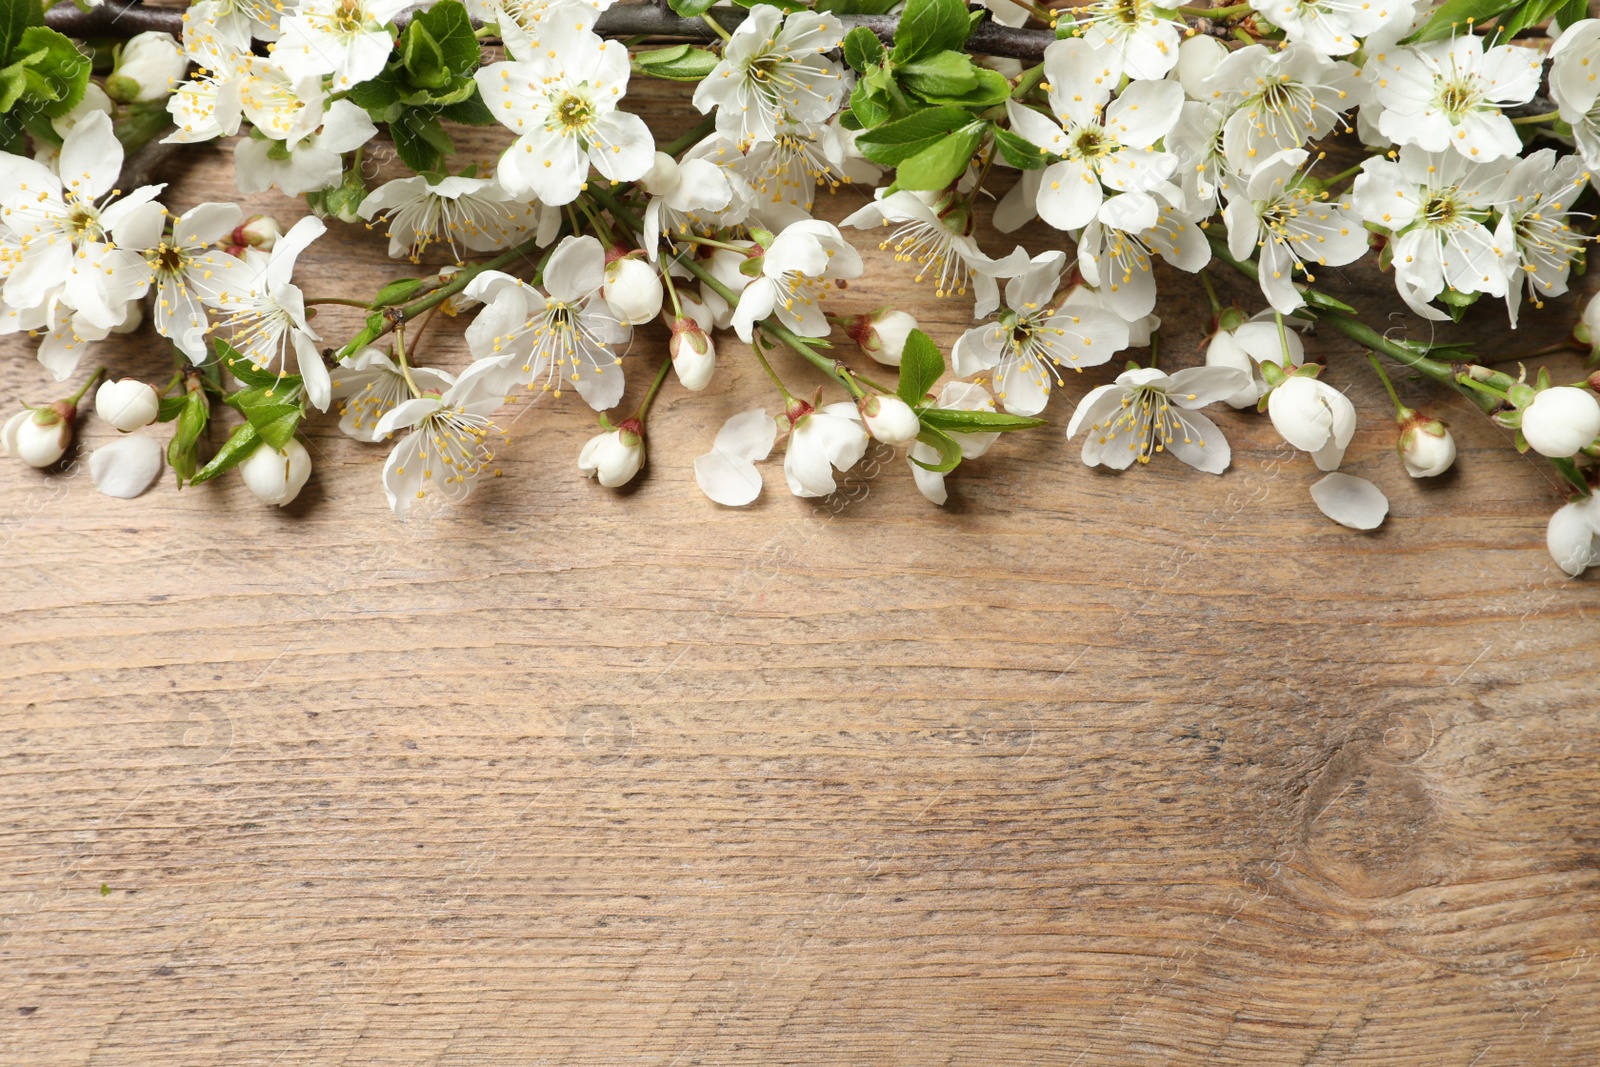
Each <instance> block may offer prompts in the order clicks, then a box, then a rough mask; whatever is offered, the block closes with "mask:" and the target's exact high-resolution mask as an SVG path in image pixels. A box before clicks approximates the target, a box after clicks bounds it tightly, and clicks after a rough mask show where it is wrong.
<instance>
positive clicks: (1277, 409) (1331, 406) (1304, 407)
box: [1267, 374, 1356, 471]
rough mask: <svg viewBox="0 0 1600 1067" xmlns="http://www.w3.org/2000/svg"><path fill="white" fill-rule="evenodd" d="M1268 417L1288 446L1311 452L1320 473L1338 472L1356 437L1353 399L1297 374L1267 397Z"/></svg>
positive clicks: (1323, 383) (1322, 382)
mask: <svg viewBox="0 0 1600 1067" xmlns="http://www.w3.org/2000/svg"><path fill="white" fill-rule="evenodd" d="M1267 415H1268V416H1269V417H1270V418H1271V419H1272V426H1273V428H1274V429H1276V430H1277V431H1278V434H1279V435H1280V436H1281V437H1282V438H1283V439H1284V440H1285V441H1287V442H1289V444H1291V445H1293V446H1294V447H1295V448H1298V449H1300V450H1301V451H1302V452H1310V453H1311V458H1312V459H1313V460H1315V461H1316V464H1317V467H1318V469H1320V470H1325V471H1331V470H1337V469H1338V467H1339V464H1340V463H1343V462H1344V450H1345V449H1346V448H1348V447H1349V445H1350V440H1351V438H1353V437H1354V436H1355V433H1356V409H1355V405H1354V404H1352V403H1350V398H1349V397H1347V396H1345V395H1344V394H1343V393H1341V392H1339V390H1337V389H1335V388H1334V387H1333V386H1331V385H1329V384H1328V383H1327V382H1324V381H1322V380H1321V379H1318V378H1313V377H1311V376H1309V375H1305V374H1296V375H1294V376H1293V377H1291V378H1290V379H1289V380H1288V381H1286V382H1284V383H1283V384H1282V385H1280V386H1278V387H1277V388H1276V389H1274V390H1272V392H1271V393H1269V394H1268V395H1267Z"/></svg>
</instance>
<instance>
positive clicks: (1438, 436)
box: [1395, 412, 1456, 478]
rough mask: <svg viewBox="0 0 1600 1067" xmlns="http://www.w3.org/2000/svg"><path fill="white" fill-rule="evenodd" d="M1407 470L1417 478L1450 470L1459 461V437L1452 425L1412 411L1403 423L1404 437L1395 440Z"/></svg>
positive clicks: (1402, 433) (1401, 428)
mask: <svg viewBox="0 0 1600 1067" xmlns="http://www.w3.org/2000/svg"><path fill="white" fill-rule="evenodd" d="M1395 451H1397V452H1399V453H1400V461H1401V462H1402V463H1404V464H1405V465H1406V473H1407V474H1409V475H1411V477H1413V478H1432V477H1435V476H1436V475H1440V474H1443V473H1444V472H1445V471H1447V470H1449V469H1450V467H1451V466H1452V465H1453V464H1454V463H1455V461H1456V439H1455V438H1454V437H1452V436H1451V435H1450V428H1449V427H1448V426H1446V425H1445V424H1444V423H1443V422H1441V421H1440V420H1438V419H1434V418H1429V417H1428V416H1426V415H1419V414H1417V413H1416V412H1412V413H1411V416H1410V417H1409V418H1407V419H1405V420H1404V421H1403V422H1401V424H1400V439H1399V441H1397V442H1396V443H1395Z"/></svg>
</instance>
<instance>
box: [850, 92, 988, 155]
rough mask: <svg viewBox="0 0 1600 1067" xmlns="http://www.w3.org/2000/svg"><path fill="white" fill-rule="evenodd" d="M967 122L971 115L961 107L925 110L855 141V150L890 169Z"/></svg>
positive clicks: (941, 140)
mask: <svg viewBox="0 0 1600 1067" xmlns="http://www.w3.org/2000/svg"><path fill="white" fill-rule="evenodd" d="M853 106H854V103H853V102H852V107H853ZM971 123H972V115H971V114H969V113H968V112H966V111H963V110H962V109H961V108H958V107H935V108H929V109H928V110H926V111H919V112H917V113H916V114H914V115H911V116H909V117H908V118H903V119H897V120H896V121H894V122H886V123H884V124H883V125H881V126H878V127H875V128H874V129H872V130H871V131H870V132H868V133H864V134H862V135H861V136H860V137H858V138H856V147H857V148H858V149H860V151H861V154H862V155H864V156H866V157H867V158H868V159H870V160H872V162H874V163H878V164H881V165H883V166H885V167H894V166H898V165H899V164H901V163H902V162H904V161H905V160H907V159H910V158H911V157H912V156H914V155H916V154H917V153H918V152H922V151H924V150H926V149H928V148H931V147H934V146H936V145H938V144H940V143H941V142H943V141H944V140H945V139H946V138H948V137H949V136H950V135H951V134H952V133H954V132H955V131H957V130H960V129H962V128H964V127H966V126H968V125H970V124H971Z"/></svg>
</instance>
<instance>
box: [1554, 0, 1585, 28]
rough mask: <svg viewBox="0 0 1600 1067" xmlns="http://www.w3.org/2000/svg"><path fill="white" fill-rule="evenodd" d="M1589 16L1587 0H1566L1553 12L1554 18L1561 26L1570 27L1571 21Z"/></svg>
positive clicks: (1578, 20) (1579, 20)
mask: <svg viewBox="0 0 1600 1067" xmlns="http://www.w3.org/2000/svg"><path fill="white" fill-rule="evenodd" d="M1588 17H1589V0H1567V2H1566V3H1565V4H1563V5H1562V6H1561V7H1560V8H1559V9H1557V10H1556V12H1555V20H1556V21H1557V22H1559V23H1561V25H1562V27H1563V28H1566V27H1570V26H1571V25H1572V24H1573V23H1576V22H1581V21H1582V20H1584V19H1586V18H1588Z"/></svg>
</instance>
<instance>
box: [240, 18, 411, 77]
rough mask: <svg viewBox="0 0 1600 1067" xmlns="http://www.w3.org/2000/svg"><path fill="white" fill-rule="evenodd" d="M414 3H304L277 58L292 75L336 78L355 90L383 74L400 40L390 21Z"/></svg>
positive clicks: (283, 27) (286, 22) (285, 29)
mask: <svg viewBox="0 0 1600 1067" xmlns="http://www.w3.org/2000/svg"><path fill="white" fill-rule="evenodd" d="M407 6H408V0H299V2H298V4H296V6H295V8H294V13H293V14H291V15H287V16H285V17H284V19H283V21H282V22H281V23H280V25H279V29H280V31H281V34H282V36H281V37H280V38H279V39H278V42H277V44H276V45H275V46H274V47H273V50H272V58H273V59H275V60H277V61H278V62H279V63H281V64H283V69H284V70H286V71H288V72H289V74H290V76H291V77H294V78H303V77H305V76H307V75H317V76H320V75H323V74H332V75H333V79H334V88H335V89H350V88H353V87H354V86H356V85H359V84H361V83H362V82H364V81H371V80H372V79H373V78H376V77H377V76H378V75H379V74H381V73H383V67H384V64H385V63H387V62H388V61H389V53H390V52H391V51H392V50H393V49H394V37H393V35H392V34H391V33H390V31H389V27H388V23H389V22H390V20H392V19H393V18H394V17H395V16H396V15H398V14H400V12H402V11H404V10H405V9H406V7H407Z"/></svg>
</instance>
